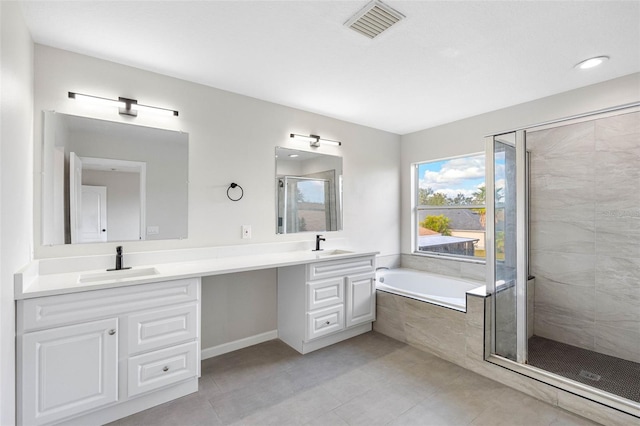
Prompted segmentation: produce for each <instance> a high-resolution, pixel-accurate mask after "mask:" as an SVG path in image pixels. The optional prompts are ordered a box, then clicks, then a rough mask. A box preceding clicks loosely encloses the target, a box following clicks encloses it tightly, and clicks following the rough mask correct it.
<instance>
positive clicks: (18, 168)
mask: <svg viewBox="0 0 640 426" xmlns="http://www.w3.org/2000/svg"><path fill="white" fill-rule="evenodd" d="M0 28H1V30H0V31H1V33H0V39H1V48H0V64H1V71H0V129H1V130H0V313H1V314H0V424H2V425H11V424H14V423H15V393H14V392H15V339H14V336H15V311H14V301H13V273H14V272H15V271H17V270H18V269H19V268H21V267H22V266H24V265H25V264H26V263H27V262H28V261H29V259H30V258H31V253H32V247H33V246H32V240H33V234H32V214H31V212H32V209H33V204H32V196H31V193H32V183H33V43H32V41H31V36H30V35H29V32H28V30H27V27H26V25H25V23H24V19H23V17H22V12H21V10H20V5H19V4H18V3H17V2H8V1H3V2H0Z"/></svg>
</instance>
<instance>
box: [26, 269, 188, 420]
mask: <svg viewBox="0 0 640 426" xmlns="http://www.w3.org/2000/svg"><path fill="white" fill-rule="evenodd" d="M199 301H200V279H199V278H192V279H182V280H173V281H164V282H158V283H151V284H139V285H132V286H128V287H118V288H111V289H104V290H94V291H83V292H80V293H73V294H63V295H56V296H47V297H37V298H32V299H24V300H19V301H18V303H17V354H18V358H17V359H18V377H17V388H18V422H19V424H24V425H44V424H57V423H73V424H100V423H105V422H108V421H111V420H115V419H118V418H120V417H124V416H126V415H129V414H132V413H135V412H137V411H141V410H144V409H146V408H149V407H152V406H154V405H157V404H160V403H162V402H166V401H169V400H171V399H175V398H177V397H180V396H183V395H186V394H188V393H191V392H195V391H197V389H198V376H199V374H200V348H199V336H200V304H199V303H200V302H199Z"/></svg>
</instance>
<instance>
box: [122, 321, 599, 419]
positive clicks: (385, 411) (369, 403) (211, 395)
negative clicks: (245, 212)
mask: <svg viewBox="0 0 640 426" xmlns="http://www.w3.org/2000/svg"><path fill="white" fill-rule="evenodd" d="M178 424H179V425H181V426H188V425H225V424H237V425H260V426H262V425H327V426H329V425H330V426H339V425H378V424H380V425H382V424H388V425H456V426H464V425H497V424H508V425H527V426H536V425H545V426H546V425H559V424H562V425H567V426H589V425H596V424H597V423H594V422H592V421H590V420H588V419H586V418H584V417H580V416H577V415H575V414H572V413H569V412H567V411H565V410H563V409H561V408H558V407H554V406H553V405H550V404H547V403H544V402H541V401H539V400H537V399H535V398H532V397H530V396H528V395H525V394H524V393H521V392H517V391H513V390H512V389H510V388H508V387H507V386H505V385H502V384H500V383H498V382H495V381H493V380H490V379H488V378H485V377H482V376H481V375H478V374H476V373H472V372H470V371H468V370H465V369H463V368H461V367H460V366H458V365H455V364H452V363H450V362H447V361H444V360H442V359H440V358H438V357H436V356H434V355H432V354H429V353H426V352H423V351H420V350H418V349H416V348H414V347H412V346H409V345H406V344H403V343H401V342H398V341H397V340H394V339H390V338H388V337H386V336H384V335H381V334H379V333H375V332H372V333H367V334H363V335H361V336H358V337H355V338H353V339H350V340H347V341H344V342H340V343H338V344H335V345H332V346H330V347H327V348H324V349H321V350H318V351H316V352H313V353H311V354H308V355H300V354H298V353H297V352H296V351H294V350H293V349H291V348H289V347H288V346H286V345H285V344H284V343H282V342H280V341H278V340H272V341H269V342H265V343H261V344H259V345H256V346H252V347H249V348H245V349H242V350H239V351H236V352H233V353H229V354H225V355H221V356H218V357H215V358H211V359H208V360H205V361H203V363H202V378H201V379H200V390H199V391H198V393H196V394H192V395H189V396H187V397H184V398H180V399H178V400H175V401H172V402H170V403H167V404H163V405H160V406H157V407H155V408H152V409H150V410H146V411H144V412H141V413H138V414H135V415H133V416H130V417H127V418H124V419H121V420H118V421H117V422H114V423H112V425H120V426H125V425H178Z"/></svg>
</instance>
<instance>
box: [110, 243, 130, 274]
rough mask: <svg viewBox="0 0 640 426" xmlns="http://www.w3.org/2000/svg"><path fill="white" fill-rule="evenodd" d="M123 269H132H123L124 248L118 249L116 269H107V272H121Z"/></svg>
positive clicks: (119, 247)
mask: <svg viewBox="0 0 640 426" xmlns="http://www.w3.org/2000/svg"><path fill="white" fill-rule="evenodd" d="M122 269H131V267H130V266H129V267H127V268H123V267H122V246H118V247H116V267H115V268H113V269H107V271H120V270H122Z"/></svg>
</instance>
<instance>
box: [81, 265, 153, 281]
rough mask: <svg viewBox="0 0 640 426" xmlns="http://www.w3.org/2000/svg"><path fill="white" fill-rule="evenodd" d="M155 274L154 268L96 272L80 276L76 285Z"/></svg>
mask: <svg viewBox="0 0 640 426" xmlns="http://www.w3.org/2000/svg"><path fill="white" fill-rule="evenodd" d="M157 273H158V270H157V269H156V268H154V267H151V268H132V269H121V270H119V271H105V272H96V273H91V274H81V275H80V276H79V277H78V283H80V284H86V283H94V282H98V281H110V280H121V279H124V278H137V277H145V276H153V275H156V274H157Z"/></svg>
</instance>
